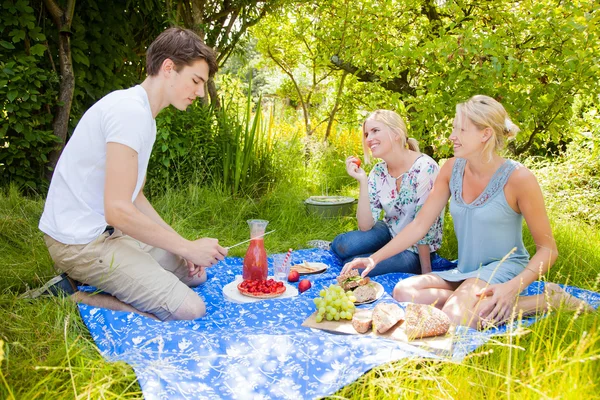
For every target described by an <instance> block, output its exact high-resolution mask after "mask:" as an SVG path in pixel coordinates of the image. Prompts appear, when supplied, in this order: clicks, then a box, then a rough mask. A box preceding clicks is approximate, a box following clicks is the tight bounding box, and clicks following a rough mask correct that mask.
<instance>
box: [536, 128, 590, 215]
mask: <svg viewBox="0 0 600 400" xmlns="http://www.w3.org/2000/svg"><path fill="white" fill-rule="evenodd" d="M599 137H600V131H596V132H591V133H590V136H589V137H585V136H584V137H581V138H579V139H578V140H575V141H573V142H572V143H571V144H570V145H569V146H568V148H567V152H566V154H564V155H563V156H561V157H559V158H556V159H553V160H546V159H544V160H542V161H539V160H536V159H530V160H529V161H528V162H527V164H529V166H531V167H532V168H533V169H534V170H536V171H535V174H536V176H537V178H538V180H539V182H540V185H541V186H542V190H543V192H544V197H545V199H546V203H547V206H548V208H549V209H550V210H551V211H554V212H555V213H556V214H557V215H561V217H562V218H563V219H572V218H576V219H579V220H581V221H585V222H587V223H589V224H592V225H596V226H600V157H599V154H600V146H599V144H598V138H599ZM594 138H595V139H594Z"/></svg>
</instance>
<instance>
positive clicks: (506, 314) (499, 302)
mask: <svg viewBox="0 0 600 400" xmlns="http://www.w3.org/2000/svg"><path fill="white" fill-rule="evenodd" d="M518 295H519V288H518V287H517V286H516V285H514V284H512V283H511V282H510V281H509V282H505V283H498V284H495V285H489V286H488V287H485V288H483V289H481V290H480V291H479V293H476V296H478V297H487V299H486V300H487V301H486V302H485V304H484V305H483V306H482V307H481V309H480V310H479V317H480V318H481V319H482V320H483V321H484V323H485V324H494V325H497V324H499V323H502V322H506V321H507V320H508V319H509V318H510V315H511V313H512V312H513V309H514V307H515V303H516V301H517V297H518Z"/></svg>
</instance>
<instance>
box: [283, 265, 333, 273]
mask: <svg viewBox="0 0 600 400" xmlns="http://www.w3.org/2000/svg"><path fill="white" fill-rule="evenodd" d="M307 267H308V268H307ZM327 268H328V265H327V264H325V263H322V262H304V263H302V264H296V265H292V266H291V268H290V269H291V270H292V271H294V270H295V271H298V273H299V274H300V275H312V274H320V273H321V272H325V271H327Z"/></svg>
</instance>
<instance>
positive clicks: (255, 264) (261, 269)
mask: <svg viewBox="0 0 600 400" xmlns="http://www.w3.org/2000/svg"><path fill="white" fill-rule="evenodd" d="M242 271H243V272H242V277H243V278H244V280H248V279H251V280H266V279H267V276H268V273H269V270H268V264H267V252H266V251H265V241H264V239H263V238H262V237H261V238H257V239H252V240H251V241H250V246H249V247H248V251H246V256H245V257H244V268H243V270H242Z"/></svg>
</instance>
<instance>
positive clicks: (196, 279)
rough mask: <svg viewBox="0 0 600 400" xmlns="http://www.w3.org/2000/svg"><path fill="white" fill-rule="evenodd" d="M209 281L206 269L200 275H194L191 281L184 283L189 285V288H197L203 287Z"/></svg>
mask: <svg viewBox="0 0 600 400" xmlns="http://www.w3.org/2000/svg"><path fill="white" fill-rule="evenodd" d="M207 279H208V276H207V275H206V269H205V268H202V271H201V272H200V274H199V275H194V276H193V277H191V278H189V280H187V281H185V282H184V283H185V284H186V285H188V286H189V287H196V286H200V285H202V284H203V283H204V282H206V280H207Z"/></svg>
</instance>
